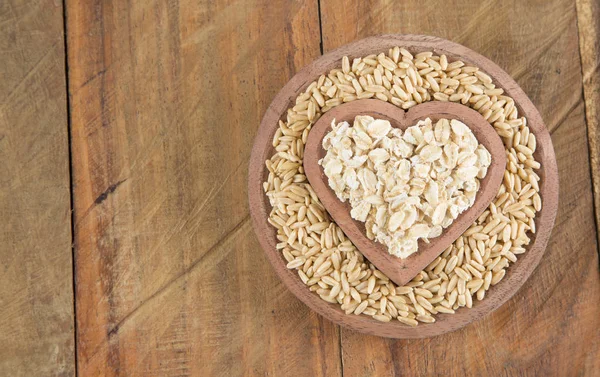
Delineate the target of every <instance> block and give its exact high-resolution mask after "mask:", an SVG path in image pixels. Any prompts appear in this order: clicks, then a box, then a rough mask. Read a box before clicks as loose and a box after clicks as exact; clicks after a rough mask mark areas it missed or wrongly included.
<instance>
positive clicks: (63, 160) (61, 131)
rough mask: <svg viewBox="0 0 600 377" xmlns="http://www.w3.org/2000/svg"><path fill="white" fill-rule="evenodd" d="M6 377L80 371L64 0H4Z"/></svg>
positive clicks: (1, 260)
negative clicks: (76, 351) (76, 350)
mask: <svg viewBox="0 0 600 377" xmlns="http://www.w3.org/2000/svg"><path fill="white" fill-rule="evenodd" d="M0 25H1V29H2V31H1V32H0V177H1V178H0V219H1V220H0V223H1V224H2V225H1V230H0V271H1V272H0V375H2V376H73V375H74V374H75V359H74V328H73V276H72V273H73V270H72V265H71V262H72V253H71V212H70V209H71V205H70V193H69V190H70V188H69V186H70V184H69V139H68V124H67V100H66V80H65V66H64V61H65V56H64V39H63V31H64V30H63V9H62V3H61V2H60V1H37V2H29V1H21V0H16V1H10V2H6V1H2V2H0Z"/></svg>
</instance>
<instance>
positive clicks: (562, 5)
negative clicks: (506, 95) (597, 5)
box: [321, 0, 600, 377]
mask: <svg viewBox="0 0 600 377" xmlns="http://www.w3.org/2000/svg"><path fill="white" fill-rule="evenodd" d="M441 9H443V11H442V12H440V10H441ZM321 14H322V26H323V42H324V49H325V51H327V50H331V49H333V48H336V47H338V46H340V45H342V44H344V43H347V42H349V41H352V40H355V39H357V38H363V37H366V36H369V35H375V34H382V33H415V34H431V35H437V36H440V37H444V38H448V39H451V40H453V41H456V42H459V43H462V44H464V45H466V46H468V47H470V48H472V49H474V50H476V51H478V52H480V53H482V54H483V55H485V56H487V57H489V58H491V59H492V60H494V61H496V62H497V63H498V64H499V65H500V66H501V67H503V68H504V69H505V70H506V71H507V72H509V73H510V74H511V75H512V76H513V77H514V78H515V79H516V80H517V82H518V83H519V84H520V85H521V87H522V88H523V89H524V90H525V92H526V93H527V94H528V95H529V96H530V98H531V99H532V101H533V102H534V104H535V105H536V106H537V107H538V109H539V110H540V112H541V114H542V116H543V117H544V119H545V121H546V124H547V126H548V127H549V129H550V130H551V132H552V133H553V142H554V147H555V150H556V154H557V159H558V165H559V174H560V177H561V181H560V185H561V190H560V195H561V198H560V209H559V213H558V217H557V222H556V226H555V229H554V231H553V237H552V239H551V241H550V244H549V247H548V249H547V251H546V255H545V256H544V258H543V260H542V262H541V263H540V266H539V267H538V268H537V270H536V271H535V272H534V274H533V275H532V276H531V277H530V279H529V280H528V281H527V282H526V284H525V285H524V286H523V288H521V289H520V291H519V292H518V293H517V294H516V295H515V296H514V297H513V298H512V299H511V300H510V301H509V302H508V303H507V304H505V305H504V306H502V307H501V308H500V309H498V310H497V311H496V312H494V313H493V314H491V315H489V316H487V317H486V318H485V319H483V320H482V321H480V322H478V323H476V324H473V325H470V326H468V327H466V328H464V329H462V330H460V331H457V332H454V333H451V334H447V335H444V336H440V337H436V338H432V339H424V340H411V341H394V340H387V339H382V338H375V337H368V336H363V335H361V334H358V333H354V332H351V331H347V330H343V331H342V351H343V352H342V354H343V365H344V370H343V372H344V376H346V377H352V376H380V375H386V376H388V375H431V374H436V375H448V376H463V375H500V374H502V375H504V374H506V375H528V376H529V375H531V376H534V375H544V376H550V375H552V376H554V375H557V376H558V375H559V376H571V375H588V374H593V371H597V370H598V368H600V364H599V363H600V361H599V360H600V350H599V344H598V337H597V334H598V330H597V329H598V326H599V325H600V309H599V307H598V305H597V302H598V300H599V299H600V279H599V271H598V254H597V252H596V251H597V236H596V229H595V226H594V213H593V198H592V184H591V177H590V165H589V152H588V148H587V139H586V130H585V127H584V124H585V123H584V108H583V98H582V95H581V93H582V76H581V65H580V61H579V51H578V43H577V26H576V22H575V21H576V15H575V4H574V2H572V1H567V0H564V1H563V0H553V1H550V2H543V3H539V4H532V3H528V2H518V1H507V2H491V1H487V2H473V1H463V0H453V1H434V2H422V1H404V2H392V1H387V0H380V1H375V2H369V3H366V2H361V1H358V0H355V1H340V0H322V1H321ZM567 350H568V351H567Z"/></svg>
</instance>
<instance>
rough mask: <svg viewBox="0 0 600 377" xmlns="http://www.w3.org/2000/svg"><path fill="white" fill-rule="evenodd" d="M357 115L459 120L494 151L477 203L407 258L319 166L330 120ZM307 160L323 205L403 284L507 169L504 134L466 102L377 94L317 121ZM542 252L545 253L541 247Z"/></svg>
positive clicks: (460, 229)
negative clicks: (375, 233)
mask: <svg viewBox="0 0 600 377" xmlns="http://www.w3.org/2000/svg"><path fill="white" fill-rule="evenodd" d="M359 115H370V116H371V117H373V118H375V119H385V120H388V121H389V122H390V123H391V124H392V127H396V128H400V129H402V130H406V129H407V128H408V127H411V126H414V125H415V124H417V122H418V121H419V120H423V119H425V118H429V119H431V121H432V124H433V125H435V124H436V122H437V121H438V120H439V119H442V118H445V119H457V120H459V121H462V122H463V123H464V124H466V125H467V126H468V127H469V128H470V129H471V131H472V132H473V134H474V135H475V137H476V138H477V140H478V141H479V143H480V144H481V145H483V146H485V147H486V148H487V150H488V151H489V152H490V154H491V156H492V163H491V165H490V166H489V169H488V170H487V175H486V176H485V178H484V179H482V180H481V181H480V185H481V186H480V188H479V191H478V192H477V197H476V200H475V203H473V206H472V207H470V208H468V209H467V210H465V211H464V212H463V213H462V214H460V216H458V217H457V218H456V219H455V220H454V221H453V222H452V224H451V225H450V226H449V227H447V228H445V229H444V231H443V233H442V234H441V235H440V236H438V237H435V238H432V239H431V240H430V242H428V243H427V242H424V241H423V240H419V243H418V251H417V252H416V253H414V254H412V255H410V256H408V257H407V258H399V257H397V256H395V255H391V254H390V253H389V252H388V248H387V246H386V245H385V244H383V243H380V242H377V241H375V240H370V239H369V238H367V236H366V228H365V223H364V222H362V221H358V220H355V219H354V218H352V216H351V215H350V211H351V210H352V206H351V205H350V203H349V202H348V201H346V202H341V201H340V200H339V199H338V197H337V195H336V193H335V191H334V190H333V189H332V188H331V187H330V186H329V183H328V178H327V176H326V175H325V171H324V170H323V167H322V166H320V165H319V160H321V159H322V158H324V157H325V155H326V151H325V149H323V138H324V137H325V135H326V134H328V133H329V132H330V131H331V124H332V122H336V123H337V124H339V123H340V122H343V121H346V122H348V123H350V124H352V122H354V119H355V118H356V117H357V116H359ZM303 165H304V174H306V178H307V179H308V181H309V182H310V184H311V186H312V188H313V190H314V191H315V193H316V194H317V196H318V197H319V200H320V201H321V204H323V206H324V207H325V209H326V210H327V212H328V213H329V215H330V216H331V217H332V218H333V220H334V221H335V223H336V224H337V225H338V226H339V227H340V228H341V229H342V230H343V231H344V234H345V235H346V236H347V237H348V238H349V239H350V240H351V241H352V243H353V244H354V245H355V246H356V247H357V248H358V250H360V252H361V253H362V254H363V255H364V256H365V257H366V258H367V259H368V260H369V262H371V263H372V264H373V265H375V266H376V267H377V268H378V269H379V270H380V271H381V272H383V273H384V274H386V275H387V277H389V278H390V280H392V281H394V282H395V283H396V284H398V285H404V284H406V283H408V282H409V281H410V280H411V279H412V278H414V277H415V276H416V275H417V274H418V273H419V272H421V271H422V270H423V269H425V268H426V267H427V266H428V265H429V264H430V263H431V262H433V260H434V259H436V258H437V257H438V256H439V255H440V254H441V253H442V252H443V251H444V250H445V249H446V248H448V246H451V245H452V243H454V241H456V239H457V238H458V237H460V236H461V235H462V234H463V233H464V232H465V231H466V230H467V229H468V228H469V227H470V226H471V225H472V224H473V223H474V222H475V220H477V218H478V217H479V216H480V215H481V214H482V213H483V211H485V210H486V209H487V208H488V206H489V205H490V203H491V202H492V200H493V199H494V198H495V197H496V194H497V193H498V189H499V188H500V185H501V184H502V179H503V177H504V170H505V169H506V151H505V149H504V143H503V142H502V139H501V138H500V136H499V135H498V134H497V133H496V131H495V130H494V128H493V127H492V125H491V124H490V123H489V122H488V121H487V120H485V118H484V117H482V116H481V114H479V113H478V112H477V111H475V110H472V109H470V108H468V107H467V106H464V105H462V104H458V103H452V102H440V101H431V102H426V103H422V104H419V105H417V106H414V107H411V108H410V109H409V110H408V111H405V110H403V109H401V108H399V107H398V106H396V105H394V104H391V103H388V102H385V101H381V100H379V99H361V100H356V101H352V102H349V103H345V104H342V105H338V106H336V107H334V108H333V109H331V110H329V111H327V112H326V113H325V114H323V115H322V116H321V117H320V118H319V119H318V120H317V121H316V122H315V123H314V124H313V126H312V128H311V129H310V134H309V135H308V139H307V140H306V146H305V148H304V161H303ZM538 252H542V253H543V249H541V250H539V251H538ZM449 318H450V319H452V317H449ZM376 325H377V322H375V323H374V326H376Z"/></svg>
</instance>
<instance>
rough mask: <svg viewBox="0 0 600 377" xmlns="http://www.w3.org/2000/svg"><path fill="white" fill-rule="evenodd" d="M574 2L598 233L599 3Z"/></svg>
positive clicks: (599, 163) (599, 217)
mask: <svg viewBox="0 0 600 377" xmlns="http://www.w3.org/2000/svg"><path fill="white" fill-rule="evenodd" d="M576 3H577V26H578V28H579V51H580V53H581V66H582V67H581V69H582V72H583V93H584V98H585V114H586V123H587V130H588V140H589V146H590V163H591V167H592V179H593V182H594V202H595V207H596V229H597V231H598V234H600V111H599V109H600V108H599V104H600V73H599V72H600V3H599V2H597V1H592V0H577V2H576Z"/></svg>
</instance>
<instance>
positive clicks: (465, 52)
mask: <svg viewBox="0 0 600 377" xmlns="http://www.w3.org/2000/svg"><path fill="white" fill-rule="evenodd" d="M394 46H400V47H404V48H406V49H408V50H409V51H411V52H414V53H418V52H423V51H433V52H434V53H436V54H445V55H446V56H447V57H448V60H450V61H454V60H462V61H463V62H465V63H468V64H471V65H474V66H477V67H479V68H480V69H482V70H483V71H484V72H486V73H487V74H488V75H490V76H491V77H492V79H493V81H494V83H495V84H496V85H497V86H498V87H500V88H503V89H504V91H505V93H506V95H508V96H510V97H512V98H513V99H514V100H515V104H516V106H517V108H518V110H519V113H520V114H521V115H522V116H525V117H526V118H527V124H528V126H529V128H530V130H531V132H533V133H534V134H535V136H536V139H537V149H536V152H535V154H534V156H535V158H536V160H537V161H539V162H540V163H541V168H540V169H539V170H538V171H537V173H538V175H539V176H540V179H541V180H540V190H541V191H540V196H541V198H542V202H543V208H542V210H541V211H539V212H538V214H537V216H536V227H537V233H536V234H535V235H533V236H532V238H531V243H530V245H529V248H528V250H527V252H526V253H524V254H522V255H520V256H519V259H518V261H517V262H516V263H514V264H513V265H512V266H510V267H509V268H508V269H507V271H506V276H505V277H504V279H503V280H502V281H501V282H499V283H498V284H497V285H495V286H494V287H492V288H490V290H489V291H488V292H487V293H486V297H485V299H484V300H482V301H475V302H473V307H472V308H461V309H459V310H457V311H456V313H455V314H437V315H436V322H434V323H430V324H425V323H420V324H419V325H418V326H417V327H414V328H413V327H409V326H406V325H404V324H402V323H400V322H398V321H391V322H387V323H383V322H378V321H376V320H374V319H372V318H370V317H367V316H355V315H346V314H345V313H344V312H343V311H342V310H341V309H340V307H339V306H338V305H334V304H330V303H327V302H325V301H323V300H322V299H321V298H320V297H319V296H318V295H316V294H314V293H312V292H310V291H309V290H308V288H307V287H306V285H304V283H302V281H301V280H300V278H299V277H298V273H297V272H296V271H295V270H288V269H287V268H286V264H287V263H286V261H285V259H284V258H283V256H282V255H281V253H280V252H279V251H278V250H276V248H275V245H276V243H277V240H276V231H275V229H274V228H273V227H272V226H271V225H270V224H269V223H268V222H267V216H268V215H269V212H270V210H271V207H270V204H269V202H268V200H267V198H266V196H265V194H264V192H263V188H262V183H263V182H264V181H265V180H266V179H267V176H268V171H267V169H266V168H265V160H266V159H268V158H270V157H271V156H272V155H273V153H274V148H273V146H272V138H273V135H274V134H275V131H276V130H277V128H278V124H277V123H278V121H279V120H280V119H283V118H284V117H285V115H286V111H287V109H288V108H289V107H291V106H293V103H294V102H293V101H294V100H295V98H296V97H297V96H298V94H300V93H301V91H302V90H303V89H304V88H306V87H307V86H308V85H309V84H310V83H311V82H312V81H315V80H316V79H317V78H318V77H319V75H321V74H323V73H326V72H328V71H329V70H331V69H333V68H336V67H341V64H342V63H341V59H342V57H343V56H348V57H350V59H352V58H354V57H359V56H366V55H369V54H373V53H380V52H387V51H388V50H389V49H390V48H393V47H394ZM248 196H249V204H250V213H251V217H252V221H253V225H254V229H255V232H256V234H257V236H258V240H259V242H260V244H261V246H262V248H263V249H264V251H265V253H266V255H267V258H268V259H269V261H270V262H271V264H272V265H273V267H274V268H275V271H276V273H277V274H278V275H279V277H280V278H281V280H282V281H283V282H284V284H285V285H287V287H288V288H289V289H290V290H291V291H292V292H293V293H294V294H295V295H296V296H297V297H298V298H299V299H300V300H302V301H303V302H304V303H305V304H306V305H308V306H309V307H310V308H311V309H313V310H315V311H316V312H318V313H320V314H321V315H323V316H324V317H325V318H327V319H329V320H331V321H333V322H335V323H337V324H339V325H342V326H346V327H348V328H351V329H353V330H356V331H360V332H364V333H367V334H371V335H377V336H383V337H390V338H423V337H428V336H435V335H440V334H444V333H447V332H449V331H454V330H457V329H459V328H461V327H463V326H465V325H467V324H469V323H471V322H473V321H475V320H478V319H480V318H482V317H483V316H484V315H486V314H488V313H490V312H492V311H493V310H495V309H496V308H498V307H499V306H500V305H502V304H503V303H504V302H506V300H508V299H509V298H510V297H511V296H512V295H514V294H515V292H517V290H518V289H519V288H520V287H521V286H522V285H523V283H524V282H525V280H527V278H528V277H529V276H530V275H531V273H532V272H533V270H534V269H535V267H536V266H537V264H538V263H539V261H540V259H541V257H542V255H543V253H544V250H545V248H546V244H547V243H548V239H549V237H550V233H551V231H552V227H553V225H554V219H555V217H556V211H557V208H558V170H557V166H556V157H555V155H554V149H553V147H552V141H551V139H550V134H549V133H548V130H547V129H546V126H545V125H544V123H543V121H542V118H541V116H540V114H539V113H538V111H537V109H536V108H535V106H534V105H533V103H531V101H530V100H529V98H528V97H527V95H526V94H525V93H524V92H523V90H522V89H521V88H520V87H519V85H517V83H516V82H515V81H514V80H513V79H512V78H511V77H510V76H509V75H508V74H507V73H506V72H504V71H503V70H502V69H501V68H500V67H498V66H497V65H496V64H494V63H493V62H492V61H490V60H488V59H487V58H485V57H483V56H481V55H479V54H477V53H476V52H474V51H472V50H470V49H468V48H466V47H464V46H461V45H459V44H457V43H453V42H450V41H447V40H444V39H441V38H437V37H429V36H422V35H381V36H376V37H370V38H365V39H362V40H359V41H356V42H353V43H350V44H348V45H345V46H342V47H340V48H338V49H336V50H333V51H331V52H329V53H327V54H325V55H323V56H322V57H320V58H319V59H317V60H315V61H314V62H313V63H311V64H310V65H308V66H307V67H305V68H303V69H302V70H301V71H300V72H299V73H298V74H296V75H295V76H294V77H293V78H292V79H291V80H290V81H289V82H288V83H287V84H286V85H285V86H284V87H283V89H282V90H281V91H280V92H279V93H278V94H277V96H276V97H275V99H274V100H273V102H272V103H271V105H270V106H269V107H268V108H267V110H266V112H265V115H264V117H263V120H262V122H261V124H260V127H259V129H258V133H257V135H256V139H255V142H254V147H253V149H252V155H251V158H250V165H249V174H248Z"/></svg>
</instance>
